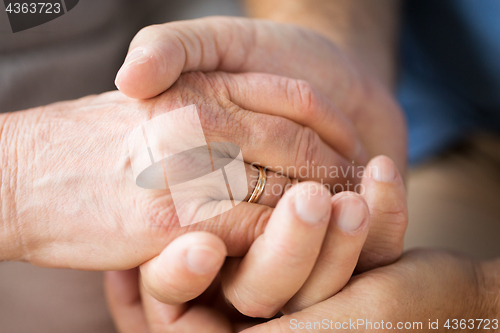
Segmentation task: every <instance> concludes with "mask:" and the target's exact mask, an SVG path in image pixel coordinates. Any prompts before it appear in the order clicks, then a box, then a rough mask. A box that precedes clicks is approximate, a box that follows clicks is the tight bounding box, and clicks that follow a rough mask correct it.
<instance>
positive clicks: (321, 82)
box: [105, 18, 407, 332]
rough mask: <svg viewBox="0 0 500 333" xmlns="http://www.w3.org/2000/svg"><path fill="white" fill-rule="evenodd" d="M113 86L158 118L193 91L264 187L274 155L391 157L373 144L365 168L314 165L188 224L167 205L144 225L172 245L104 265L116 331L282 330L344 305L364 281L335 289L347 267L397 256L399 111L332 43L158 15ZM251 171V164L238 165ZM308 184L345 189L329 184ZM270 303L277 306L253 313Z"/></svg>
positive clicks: (290, 159)
mask: <svg viewBox="0 0 500 333" xmlns="http://www.w3.org/2000/svg"><path fill="white" fill-rule="evenodd" d="M116 85H117V87H118V88H119V90H120V91H121V92H122V93H124V94H125V95H127V96H129V97H131V98H135V99H140V100H143V101H142V102H136V103H138V105H144V106H151V107H152V108H149V109H148V110H147V111H149V112H151V114H152V115H155V114H158V112H164V111H165V110H168V109H174V108H177V107H182V106H183V105H187V103H195V104H196V105H197V106H198V107H199V108H200V116H201V118H202V119H201V121H202V124H203V127H204V131H205V134H206V135H207V138H208V139H209V141H231V142H235V143H237V144H239V145H240V147H242V151H243V152H244V157H245V160H246V161H245V162H247V163H252V162H259V164H260V165H264V166H267V165H269V166H271V167H270V168H269V170H268V180H267V185H266V186H267V187H268V188H276V187H275V186H279V187H280V188H283V189H284V188H286V187H287V185H289V184H290V182H291V181H292V180H291V178H293V175H287V176H289V177H290V178H288V177H277V176H276V174H275V172H273V170H272V166H293V167H296V168H300V167H301V166H304V165H307V166H309V167H311V168H312V167H318V169H320V167H325V166H326V167H328V166H332V165H334V166H339V167H340V168H341V169H344V170H349V168H355V166H365V165H367V163H368V161H369V160H370V158H371V157H373V156H376V155H379V154H384V155H386V156H391V157H392V159H393V160H394V161H395V162H396V165H395V164H394V163H393V161H392V160H391V159H390V158H388V157H386V156H378V157H375V158H373V159H371V160H370V161H369V163H368V165H367V166H366V169H365V170H366V172H364V174H363V173H362V174H358V170H359V169H358V168H355V170H356V172H355V175H354V177H352V175H353V173H352V172H351V170H349V172H346V173H344V176H345V177H342V178H340V179H339V178H338V177H328V175H327V174H325V173H323V174H322V178H321V176H318V175H314V172H311V173H310V174H311V175H313V177H307V179H301V182H300V183H299V184H297V185H294V186H293V187H291V188H290V189H288V190H287V191H286V192H285V191H283V192H284V193H276V191H274V190H273V191H264V194H263V196H262V197H261V199H260V200H259V204H258V205H255V204H249V203H243V204H241V205H239V206H237V207H236V208H234V209H233V210H231V211H229V212H228V213H224V214H223V215H222V216H219V217H218V218H215V219H213V220H212V221H209V222H205V223H200V224H196V225H193V226H191V227H189V228H186V229H189V231H191V232H188V233H185V231H186V230H182V229H176V228H175V226H174V222H173V216H172V213H171V212H170V211H165V210H166V208H163V209H162V210H160V211H159V212H158V216H157V221H156V222H157V223H159V224H160V225H161V226H158V227H157V226H153V230H152V232H155V233H162V234H164V235H165V237H167V238H168V239H169V240H171V242H170V243H169V244H168V245H167V246H166V247H165V248H164V249H161V253H159V254H155V256H154V257H153V258H152V259H150V260H148V261H146V262H145V263H143V264H141V265H140V268H139V269H132V270H127V271H112V272H107V273H106V278H105V286H106V293H107V298H108V302H109V305H110V309H111V312H112V315H113V317H114V319H115V323H116V325H117V327H118V329H119V331H120V332H234V331H240V330H244V329H246V330H245V332H288V331H290V330H289V329H287V328H289V326H290V320H291V319H292V318H296V319H299V321H310V320H312V319H313V318H314V317H318V316H320V317H321V316H323V317H324V318H325V319H329V320H330V317H332V318H333V317H334V316H338V315H339V310H341V309H344V311H346V313H345V314H348V315H350V316H352V315H354V312H352V309H349V307H350V306H354V304H355V302H360V301H361V299H360V298H361V297H364V296H363V293H370V290H369V289H367V288H368V287H367V286H361V287H360V288H356V287H354V286H353V287H351V288H349V289H346V290H345V291H341V290H342V289H343V288H344V287H345V286H346V284H348V282H349V280H350V279H351V276H352V275H353V272H356V273H363V272H366V271H369V270H371V269H374V268H376V267H380V266H384V265H387V264H390V263H392V262H394V261H395V260H396V259H398V258H399V257H400V255H401V253H402V244H403V236H404V232H405V229H406V224H407V211H406V198H405V190H404V184H403V180H402V177H401V175H400V174H399V172H398V168H399V169H400V170H404V168H405V161H404V159H405V141H404V134H405V132H404V126H403V122H402V118H401V115H400V110H399V109H398V107H397V106H396V105H395V104H394V103H393V102H392V101H391V99H390V97H389V95H388V93H387V92H385V91H384V90H383V89H381V88H378V86H377V85H376V83H375V82H370V81H369V79H368V78H364V77H363V76H362V74H361V73H360V72H359V70H358V69H356V67H355V66H354V65H353V64H351V63H350V62H349V61H348V60H347V59H346V58H345V56H344V55H343V54H342V52H341V51H340V50H339V49H337V48H336V47H335V46H334V45H333V44H331V43H330V42H329V41H327V40H325V39H323V38H322V37H320V36H319V35H316V34H315V33H313V32H310V31H306V30H303V29H300V28H298V27H293V26H287V25H280V24H275V23H271V22H266V21H257V20H246V19H230V18H207V19H201V20H193V21H185V22H174V23H168V24H164V25H158V26H152V27H148V28H145V29H143V30H142V31H140V32H139V33H138V34H137V36H136V37H135V38H134V40H133V41H132V43H131V46H130V51H129V54H128V56H127V58H126V60H125V63H124V65H123V66H122V68H121V69H120V71H119V73H118V75H117V79H116ZM160 94H161V95H160ZM157 95H159V96H158V97H155V96H157ZM152 97H154V98H153V99H152V100H147V99H148V98H152ZM116 98H122V97H121V96H120V97H116ZM151 109H152V110H151ZM147 111H146V112H147ZM353 163H354V164H353ZM276 171H277V170H276ZM256 172H257V171H255V170H252V168H251V167H250V166H249V165H247V174H252V173H256ZM314 176H316V177H314ZM318 182H323V183H326V184H327V185H330V186H332V187H333V186H334V185H335V184H336V183H341V184H342V185H343V186H342V188H345V187H344V185H346V184H351V187H350V188H347V189H348V190H350V191H343V192H340V193H338V194H336V195H334V196H332V195H331V194H330V191H329V190H328V189H327V187H324V186H322V185H321V184H320V183H318ZM249 184H250V182H249ZM356 184H360V185H361V187H359V186H358V187H357V188H361V191H358V192H361V194H357V193H355V192H353V191H352V190H353V189H354V185H356ZM249 191H252V187H251V186H250V185H249ZM157 200H158V201H159V202H158V203H164V205H165V207H169V206H168V205H170V206H171V202H168V199H167V198H161V199H157ZM167 202H168V203H167ZM270 207H273V208H274V209H271V208H270ZM155 227H157V228H158V229H154V228H155ZM160 228H164V230H161V229H160ZM168 233H171V234H175V236H173V235H167V234H168ZM180 233H182V235H180ZM139 272H140V273H139ZM358 277H359V279H358V282H357V283H361V284H363V275H359V276H358ZM366 278H368V279H371V278H369V276H367V277H366ZM352 283H354V279H353V282H352ZM369 283H370V282H368V284H369ZM339 292H340V293H339ZM357 293H358V294H357ZM279 312H282V313H283V314H286V315H287V316H284V317H281V318H280V319H275V320H271V321H267V320H262V319H256V317H259V318H271V317H273V316H275V315H276V314H277V313H279ZM341 312H342V311H341ZM321 314H322V315H321ZM310 316H312V317H310Z"/></svg>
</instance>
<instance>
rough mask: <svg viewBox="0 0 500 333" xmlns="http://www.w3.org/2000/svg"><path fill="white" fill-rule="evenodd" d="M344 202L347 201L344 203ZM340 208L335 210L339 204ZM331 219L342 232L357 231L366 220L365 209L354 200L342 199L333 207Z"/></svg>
mask: <svg viewBox="0 0 500 333" xmlns="http://www.w3.org/2000/svg"><path fill="white" fill-rule="evenodd" d="M345 200H349V201H348V202H346V201H345ZM341 202H342V204H341V205H340V207H339V208H338V209H335V207H336V206H338V205H339V204H340V203H341ZM333 209H334V211H333V219H334V221H337V226H338V227H339V228H340V229H341V230H343V231H344V232H354V231H356V230H358V229H359V228H360V227H361V225H362V224H363V222H364V221H365V218H366V215H367V213H366V208H365V206H364V205H363V203H362V202H361V201H359V200H358V199H355V198H348V197H346V198H342V199H340V200H339V201H338V202H337V203H336V204H335V206H334V208H333Z"/></svg>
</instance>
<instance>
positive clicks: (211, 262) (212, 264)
mask: <svg viewBox="0 0 500 333" xmlns="http://www.w3.org/2000/svg"><path fill="white" fill-rule="evenodd" d="M223 261H224V257H223V256H221V254H220V253H219V252H217V251H216V250H214V249H213V248H211V247H208V246H203V245H195V246H193V247H192V248H190V249H189V250H188V251H187V254H186V262H187V266H188V268H189V270H191V271H192V272H193V273H196V274H200V275H204V274H208V273H212V272H214V271H216V270H218V269H219V268H220V267H221V266H222V262H223Z"/></svg>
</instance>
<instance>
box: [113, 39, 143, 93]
mask: <svg viewBox="0 0 500 333" xmlns="http://www.w3.org/2000/svg"><path fill="white" fill-rule="evenodd" d="M141 58H143V60H141ZM147 60H148V58H147V57H146V52H145V51H144V48H136V49H134V50H132V52H130V53H129V54H128V55H127V57H126V58H125V62H124V63H123V65H122V67H121V68H120V69H119V70H118V73H117V74H116V79H115V85H116V87H117V88H118V89H120V87H119V85H118V84H119V77H120V75H121V74H122V73H123V71H124V70H125V69H126V68H127V67H128V66H129V65H130V64H131V63H132V62H135V63H136V64H141V63H143V62H146V61H147Z"/></svg>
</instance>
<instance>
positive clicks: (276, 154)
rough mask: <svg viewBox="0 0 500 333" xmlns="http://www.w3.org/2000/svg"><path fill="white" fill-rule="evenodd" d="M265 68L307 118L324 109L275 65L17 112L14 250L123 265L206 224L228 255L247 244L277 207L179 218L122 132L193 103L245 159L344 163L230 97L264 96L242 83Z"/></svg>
mask: <svg viewBox="0 0 500 333" xmlns="http://www.w3.org/2000/svg"><path fill="white" fill-rule="evenodd" d="M256 75H257V74H256ZM266 78H267V80H268V81H267V86H268V87H270V88H266V89H267V90H270V91H271V93H273V95H276V96H279V91H285V93H284V94H281V96H282V97H283V99H284V101H283V103H282V104H283V105H285V104H287V105H286V107H288V108H290V109H292V108H293V109H294V110H299V111H300V112H305V113H306V114H307V115H308V117H311V116H314V114H316V113H317V112H318V110H320V109H321V107H316V106H317V105H320V104H321V105H323V104H322V102H321V97H320V95H319V94H317V93H314V91H313V90H312V88H311V87H309V86H308V85H307V84H306V83H303V82H302V83H301V82H299V81H295V80H289V79H284V78H280V77H272V76H269V75H257V76H255V75H254V76H252V75H251V74H240V75H229V74H223V73H213V74H201V73H192V74H186V75H183V77H182V78H181V79H179V80H178V82H177V83H176V84H175V85H174V86H173V87H172V88H171V89H169V90H168V91H167V92H165V93H163V94H161V95H160V96H158V97H157V98H154V99H150V100H145V101H137V100H133V99H129V98H127V97H125V96H123V95H122V94H121V93H119V92H110V93H105V94H102V95H99V96H90V97H86V98H82V99H80V100H76V101H70V102H61V103H56V104H52V105H49V106H45V107H41V108H35V109H32V110H28V111H23V112H16V113H12V114H11V115H10V116H9V117H8V118H7V120H6V122H5V124H4V126H3V132H2V147H6V150H7V152H8V161H9V164H10V166H11V167H10V168H9V170H8V172H9V174H6V171H4V174H3V177H4V179H9V180H10V182H8V183H7V182H4V184H3V186H4V187H6V191H4V192H3V193H5V198H6V201H8V202H12V203H13V204H12V205H10V206H4V207H3V216H8V217H9V219H8V220H6V221H4V223H8V224H9V225H13V226H15V228H17V230H18V231H19V234H18V237H16V239H17V241H18V245H19V248H20V249H22V250H20V251H19V252H18V253H17V257H16V259H22V260H27V261H29V262H31V263H34V264H36V265H43V266H56V267H72V268H82V269H126V268H131V267H135V266H137V265H139V264H140V263H142V262H144V261H146V260H148V259H151V258H152V257H153V256H155V255H157V254H158V253H159V252H160V251H161V250H162V249H163V248H164V247H165V245H166V244H168V243H169V241H170V240H172V239H173V238H175V237H176V236H177V235H179V234H182V233H185V232H186V231H188V230H198V229H203V230H209V231H213V232H214V233H216V234H217V235H219V236H220V237H221V238H222V239H223V240H224V241H225V242H226V244H227V246H228V253H229V255H238V254H241V253H243V252H244V251H246V249H247V248H248V247H249V245H250V244H251V243H252V241H253V239H254V238H255V237H256V236H257V235H259V234H260V233H261V232H262V228H263V227H264V226H265V223H266V221H267V219H268V217H269V214H270V212H271V210H270V209H269V207H266V206H263V205H251V204H248V203H242V204H241V205H238V206H237V207H236V208H235V209H233V210H231V211H229V212H227V213H225V214H223V215H221V216H219V217H216V218H214V219H212V220H210V221H207V222H203V223H199V224H195V225H192V226H190V227H188V228H180V227H179V224H178V221H177V218H176V215H175V211H174V209H173V205H172V200H171V197H170V195H169V192H168V191H165V190H146V189H142V188H139V187H137V186H136V185H135V184H134V182H133V177H132V174H131V169H130V161H129V158H128V150H127V145H126V137H127V134H128V133H130V131H131V130H132V129H134V128H135V127H137V126H138V125H139V124H141V123H143V122H145V121H147V120H149V119H151V118H153V117H155V116H156V115H159V114H162V113H163V112H167V111H169V110H174V109H177V108H180V107H183V106H186V105H190V104H193V103H194V104H196V105H197V106H198V108H199V109H200V118H201V122H202V126H203V128H204V132H205V135H206V138H207V140H208V141H226V142H233V143H236V144H238V145H239V146H240V147H241V149H242V152H243V155H244V156H245V159H247V162H255V161H257V162H260V163H262V164H263V165H271V166H273V165H292V166H300V165H305V164H306V163H307V162H311V161H314V162H316V165H323V164H324V165H335V164H342V163H344V164H347V163H348V162H347V161H346V160H344V159H343V158H342V157H341V156H340V155H338V154H336V153H335V152H334V151H333V150H332V149H331V148H330V147H328V146H327V145H326V144H325V143H324V142H323V141H322V140H321V139H320V137H319V136H318V135H317V134H316V133H315V132H313V131H312V130H311V129H309V128H307V127H304V126H300V125H298V124H296V123H294V122H292V121H290V120H288V119H285V118H280V117H275V116H271V115H266V114H262V113H258V112H251V111H247V110H245V109H243V108H241V107H239V106H238V105H236V104H235V103H233V102H232V99H240V100H249V101H253V100H256V97H255V96H252V94H251V93H246V92H245V93H241V92H242V91H246V89H244V87H245V85H248V89H249V90H250V91H251V90H252V89H251V88H252V85H253V86H254V92H253V93H254V95H256V94H258V91H257V90H255V87H256V86H260V85H262V84H263V83H262V82H265V81H266ZM252 82H253V83H252ZM247 83H248V84H247ZM264 86H265V85H264ZM242 87H243V88H242ZM272 87H275V88H272ZM240 88H241V90H240ZM273 89H275V90H276V91H275V92H273ZM304 89H305V90H306V91H307V93H306V94H307V95H308V96H312V97H311V98H310V99H308V100H303V99H302V98H297V94H303V93H304ZM309 106H313V108H311V109H308V107H309ZM323 109H325V107H323ZM326 109H328V107H326ZM346 123H348V122H347V121H346ZM340 124H341V128H348V126H344V125H342V122H340ZM341 132H342V131H339V136H342V137H343V138H346V137H347V138H351V139H352V140H351V142H348V141H346V140H345V139H344V141H342V140H339V142H344V143H346V144H345V145H344V148H343V149H344V150H349V149H350V148H349V147H355V146H356V140H357V139H356V137H355V135H351V134H352V133H354V131H353V130H347V131H344V133H341ZM346 133H347V134H346ZM349 133H351V134H349ZM14 165H15V166H16V167H12V166H14ZM332 181H334V182H337V181H338V180H332ZM9 200H10V201H9Z"/></svg>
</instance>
